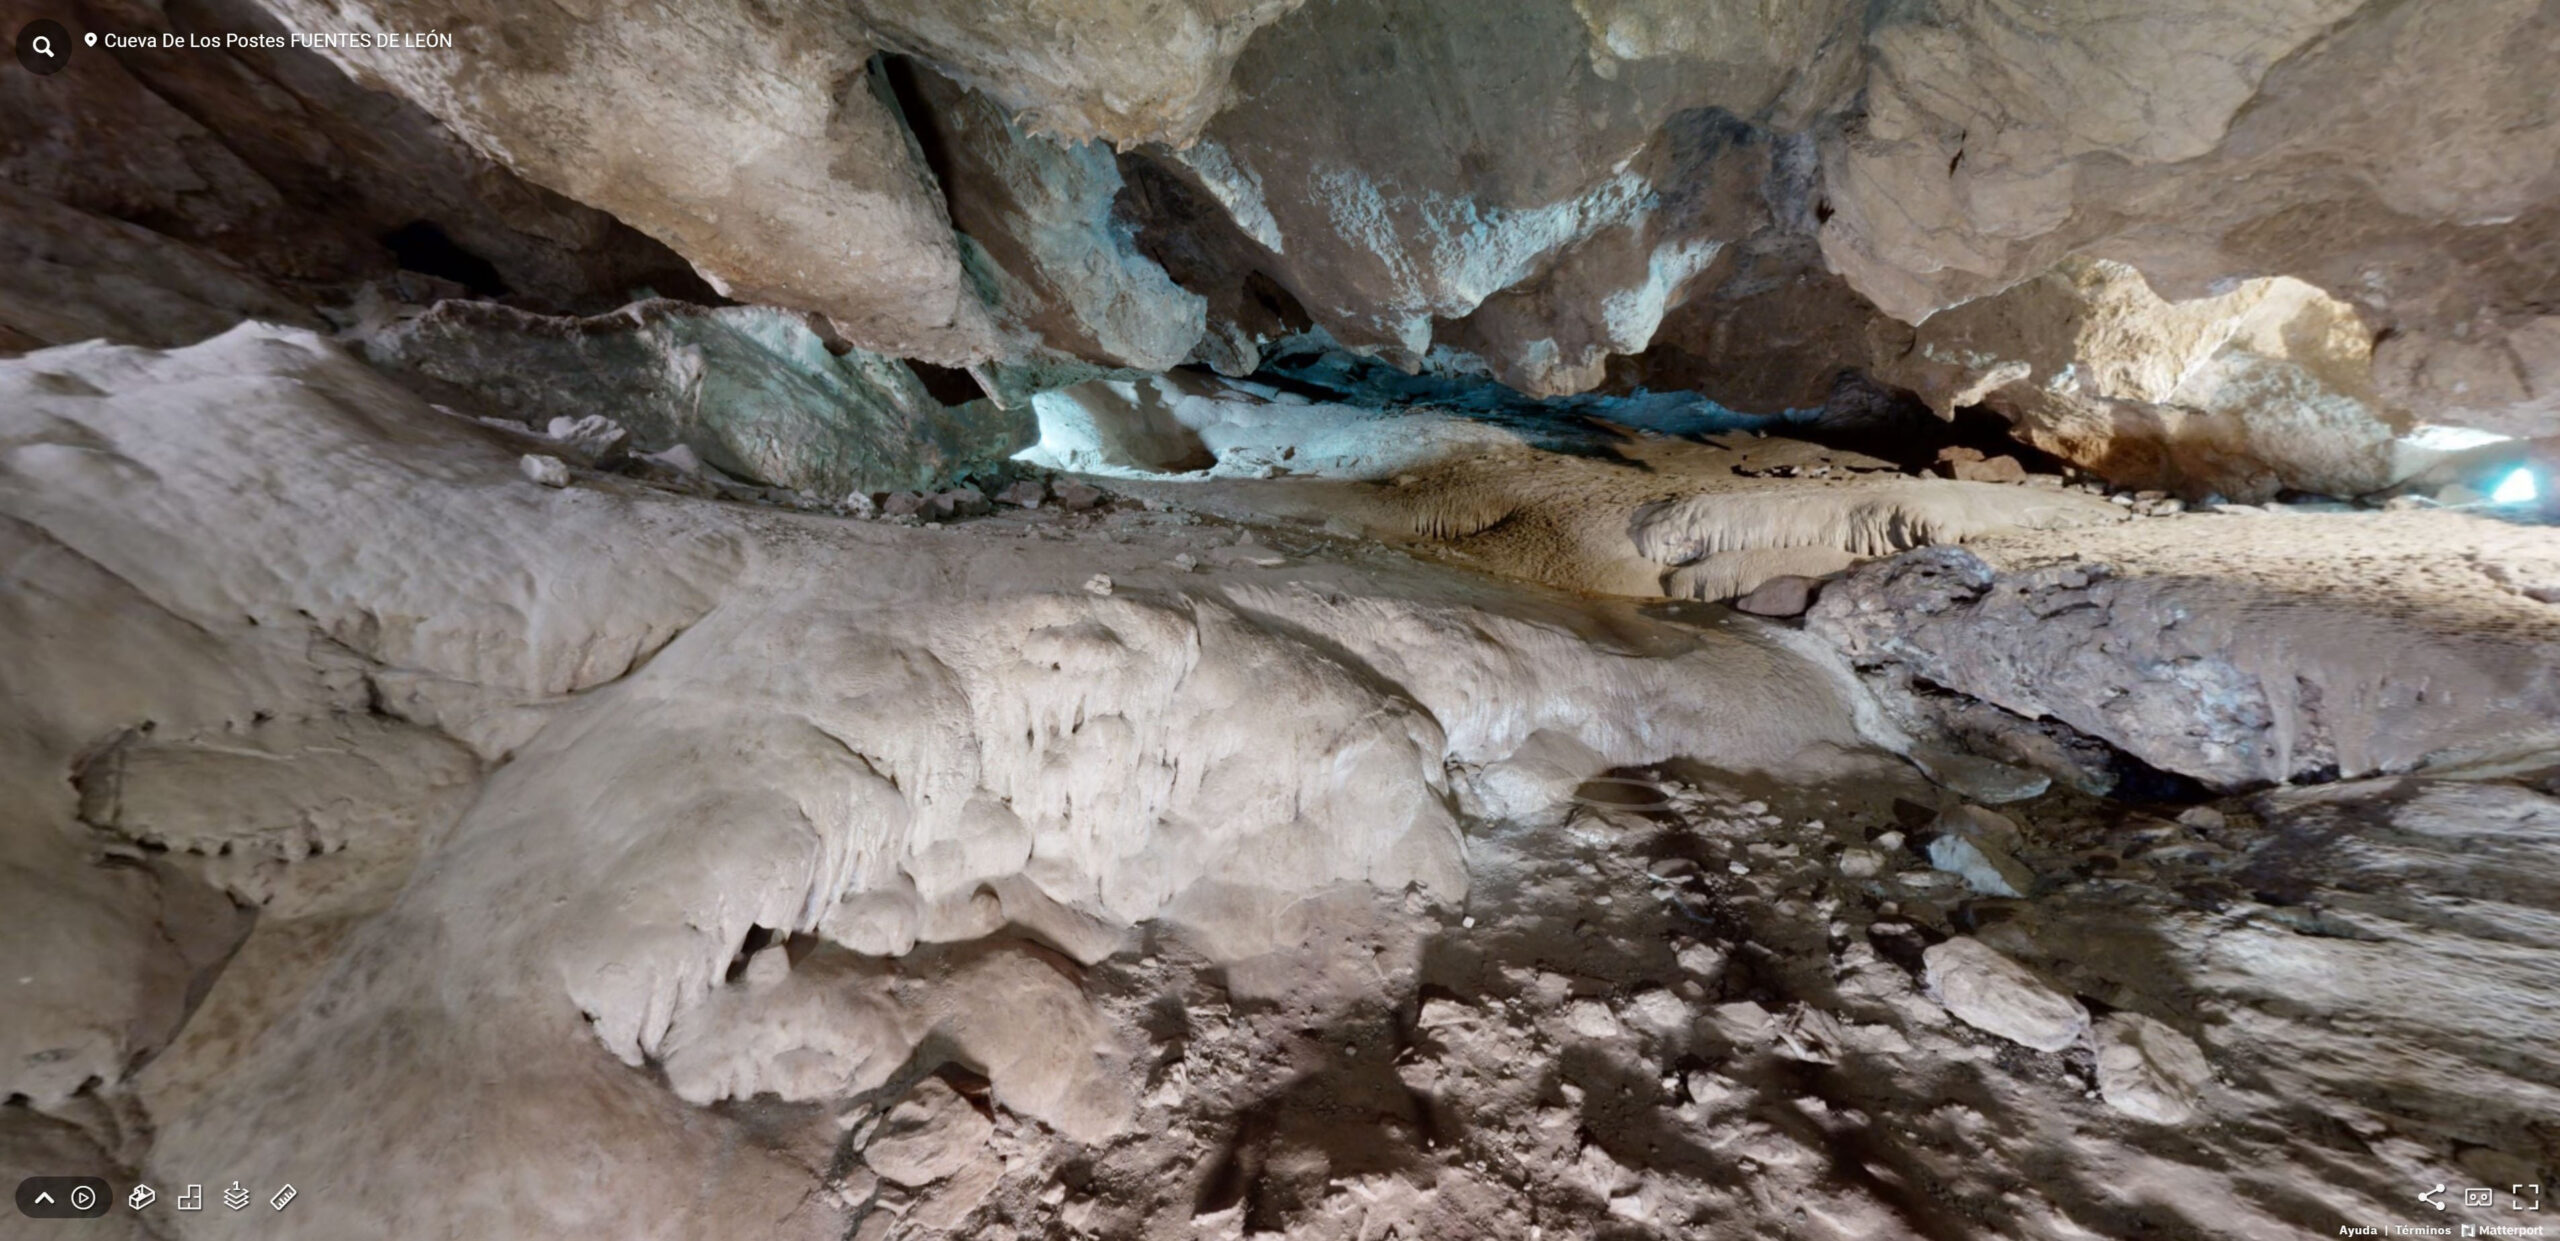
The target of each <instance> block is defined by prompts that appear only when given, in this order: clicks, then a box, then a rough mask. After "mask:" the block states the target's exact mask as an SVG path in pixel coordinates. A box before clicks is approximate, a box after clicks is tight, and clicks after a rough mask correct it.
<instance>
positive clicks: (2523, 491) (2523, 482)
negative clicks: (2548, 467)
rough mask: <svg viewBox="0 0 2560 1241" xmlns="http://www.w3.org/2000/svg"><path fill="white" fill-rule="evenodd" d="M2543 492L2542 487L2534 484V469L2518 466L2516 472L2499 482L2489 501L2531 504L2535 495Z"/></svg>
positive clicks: (2492, 502) (2494, 502)
mask: <svg viewBox="0 0 2560 1241" xmlns="http://www.w3.org/2000/svg"><path fill="white" fill-rule="evenodd" d="M2541 494H2542V492H2541V489H2540V488H2537V487H2535V486H2534V485H2533V471H2531V470H2528V469H2526V468H2524V467H2523V466H2517V467H2516V470H2515V472H2514V473H2512V474H2509V475H2507V477H2506V479H2505V481H2503V482H2500V483H2499V484H2498V489H2497V490H2496V491H2492V492H2490V493H2489V503H2491V504H2531V503H2533V500H2534V497H2536V496H2538V495H2541Z"/></svg>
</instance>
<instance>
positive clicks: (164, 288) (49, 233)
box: [0, 182, 319, 354]
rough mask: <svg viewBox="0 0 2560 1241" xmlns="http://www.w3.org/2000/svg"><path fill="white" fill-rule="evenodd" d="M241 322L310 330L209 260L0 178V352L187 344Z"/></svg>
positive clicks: (282, 303) (268, 293)
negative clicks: (107, 343)
mask: <svg viewBox="0 0 2560 1241" xmlns="http://www.w3.org/2000/svg"><path fill="white" fill-rule="evenodd" d="M251 318H255V319H268V320H273V321H275V322H279V323H292V324H298V325H303V326H311V327H316V326H318V325H319V320H317V319H315V318H313V317H311V313H310V312H309V311H307V310H305V309H303V308H302V307H301V306H300V305H299V304H298V303H297V302H296V301H295V300H294V299H293V298H292V297H291V296H290V295H288V294H286V293H284V292H283V291H282V290H279V289H277V288H276V287H275V286H273V285H271V284H269V283H268V282H266V281H264V280H261V279H259V278H258V277H257V276H256V275H255V274H254V273H251V272H249V271H246V270H244V269H242V268H241V266H240V265H239V264H237V263H234V262H231V261H229V260H227V259H225V258H223V257H222V256H221V255H219V254H216V253H214V252H212V251H209V250H206V249H204V248H202V247H200V246H194V245H189V244H188V243H186V242H183V241H179V240H177V239H175V238H173V237H169V236H167V235H165V234H162V233H155V232H152V231H151V230H150V229H147V228H144V227H142V226H140V225H137V224H127V223H124V222H123V221H120V220H112V219H109V218H107V217H105V216H101V215H97V214H94V213H91V212H87V211H82V210H80V209H79V208H76V207H70V206H65V205H64V204H62V203H59V202H54V201H50V200H47V199H44V198H39V197H37V196H35V195H33V194H29V193H27V192H25V191H23V190H20V189H18V188H17V187H15V186H12V185H9V184H7V183H5V182H0V354H8V353H17V352H20V351H23V350H26V349H32V348H35V347H37V346H39V345H67V344H70V343H72V342H74V341H82V340H91V339H95V338H97V337H102V336H103V337H107V338H110V339H114V340H122V341H131V342H133V343H135V344H144V345H164V346H165V345H188V344H193V343H195V342H196V341H199V340H202V339H204V338H205V337H207V336H212V335H214V334H216V333H218V332H221V331H223V330H225V329H227V328H229V327H231V326H232V325H233V324H235V323H238V322H239V321H241V320H242V319H251Z"/></svg>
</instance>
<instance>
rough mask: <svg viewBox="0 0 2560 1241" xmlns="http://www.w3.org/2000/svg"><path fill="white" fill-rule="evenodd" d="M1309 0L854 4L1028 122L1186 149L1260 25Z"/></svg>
mask: <svg viewBox="0 0 2560 1241" xmlns="http://www.w3.org/2000/svg"><path fill="white" fill-rule="evenodd" d="M1305 2H1306V0H1172V2H1170V3H1168V2H1167V0H1067V2H1063V3H1062V2H1059V0H959V2H957V3H954V2H951V0H857V2H856V4H855V7H856V8H857V9H858V10H860V12H861V15H862V17H863V19H864V20H865V21H866V22H867V23H868V24H869V26H870V29H871V30H872V31H873V32H874V35H875V37H876V38H878V39H879V41H880V43H881V44H882V46H885V47H890V48H894V49H896V50H898V51H902V52H905V53H907V54H909V55H911V56H917V57H920V58H923V59H926V60H930V61H932V62H933V63H934V64H936V65H939V66H941V67H942V68H943V70H944V71H945V72H947V73H949V74H950V75H951V76H952V77H953V78H955V79H957V80H958V81H960V82H962V83H964V84H966V85H968V86H971V87H974V88H975V89H977V90H978V91H980V92H982V93H984V94H986V95H988V96H989V97H991V98H993V99H994V100H996V101H997V102H998V103H1000V104H1002V105H1003V106H1004V107H1005V109H1006V110H1007V111H1009V112H1011V113H1012V114H1013V115H1014V116H1015V117H1016V118H1017V119H1018V120H1019V122H1020V123H1021V125H1022V127H1023V128H1024V129H1027V130H1030V131H1032V132H1035V133H1042V134H1047V135H1050V136H1053V137H1056V138H1060V139H1064V140H1066V141H1070V142H1075V141H1083V140H1086V139H1101V140H1103V141H1107V142H1110V143H1112V144H1114V145H1117V146H1129V145H1132V144H1134V143H1140V142H1162V143H1168V144H1171V145H1174V146H1185V145H1188V144H1189V143H1190V141H1191V140H1192V139H1193V138H1194V137H1196V136H1197V135H1198V134H1199V132H1200V127H1201V126H1202V125H1204V124H1206V123H1207V122H1208V120H1209V117H1210V116H1211V115H1213V114H1215V113H1216V112H1217V110H1218V108H1219V106H1220V105H1221V104H1223V103H1224V102H1225V101H1226V84H1227V73H1228V70H1229V69H1230V67H1231V66H1232V65H1233V64H1234V62H1235V58H1236V55H1237V53H1238V52H1240V51H1241V50H1243V48H1244V45H1245V42H1246V40H1248V39H1251V38H1252V37H1253V35H1254V32H1255V31H1257V30H1260V29H1262V28H1263V27H1264V26H1266V25H1269V24H1270V23H1271V22H1272V21H1274V20H1276V19H1278V18H1279V17H1281V16H1282V15H1283V14H1286V13H1288V12H1290V11H1291V10H1293V9H1295V8H1297V7H1298V6H1299V5H1301V4H1304V3H1305Z"/></svg>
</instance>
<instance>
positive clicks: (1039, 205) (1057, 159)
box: [890, 62, 1208, 370]
mask: <svg viewBox="0 0 2560 1241" xmlns="http://www.w3.org/2000/svg"><path fill="white" fill-rule="evenodd" d="M890 72H891V73H892V74H893V75H894V77H895V78H896V79H897V80H899V81H900V84H901V85H902V86H903V87H905V88H906V89H905V91H904V93H905V95H906V96H907V97H908V98H911V99H912V100H913V101H914V102H915V104H916V105H918V106H916V107H913V108H911V109H909V110H908V111H907V112H906V120H907V123H908V125H909V126H910V127H911V128H912V129H913V130H914V132H915V134H916V136H917V138H918V139H919V140H920V142H921V143H922V145H923V147H924V151H925V156H926V158H927V160H929V161H930V162H931V164H932V167H933V173H934V176H935V178H936V179H937V180H938V181H939V182H940V183H941V185H942V189H943V193H944V194H945V195H946V196H947V197H948V199H949V200H950V203H951V223H952V227H954V228H955V229H957V230H958V231H959V233H960V244H961V245H962V246H963V248H964V250H965V253H966V254H967V257H968V258H969V260H970V266H971V268H972V270H973V272H975V273H976V274H979V275H980V276H981V277H982V278H983V280H984V282H985V287H983V288H982V289H981V294H982V296H984V297H985V299H986V301H987V302H988V303H989V305H990V307H991V308H992V310H993V313H994V315H995V317H996V319H997V321H998V322H999V323H1000V324H1001V325H1002V327H1003V328H1004V329H1005V331H1006V332H1007V333H1009V334H1011V335H1013V336H1015V337H1016V338H1017V339H1015V340H1012V341H1009V342H1008V347H1007V349H1006V352H1007V353H1008V354H1010V355H1014V356H1026V355H1032V354H1035V353H1042V352H1045V353H1054V354H1063V355H1065V356H1067V357H1071V358H1083V359H1087V360H1090V361H1094V362H1099V363H1103V364H1106V365H1111V366H1127V367H1136V368H1139V369H1142V370H1165V369H1167V368H1170V367H1173V366H1177V365H1180V364H1181V363H1182V361H1183V360H1184V359H1185V358H1187V357H1189V356H1190V354H1191V349H1192V346H1193V345H1194V344H1196V343H1197V342H1198V341H1199V339H1200V333H1201V331H1202V329H1203V328H1204V327H1205V325H1206V318H1207V305H1208V304H1207V302H1206V301H1205V300H1204V299H1202V298H1201V297H1200V296H1199V295H1198V294H1195V293H1191V292H1188V291H1186V290H1184V289H1183V288H1181V287H1180V286H1178V285H1176V284H1175V283H1174V282H1173V280H1172V278H1171V277H1169V276H1167V275H1166V274H1165V271H1164V268H1162V267H1160V266H1158V265H1157V264H1156V262H1155V260H1154V259H1151V258H1149V257H1147V256H1146V255H1145V254H1142V253H1140V252H1139V250H1138V248H1137V245H1136V239H1135V237H1134V236H1133V235H1132V232H1131V230H1130V227H1129V225H1128V223H1127V222H1126V221H1124V220H1121V219H1118V218H1116V217H1115V214H1114V208H1115V206H1116V204H1117V200H1118V198H1119V196H1120V193H1121V190H1122V188H1123V184H1124V183H1123V181H1122V180H1121V175H1120V166H1119V164H1118V162H1117V161H1116V160H1115V159H1114V158H1113V156H1112V153H1111V150H1110V148H1109V147H1107V146H1105V145H1103V144H1102V143H1101V142H1099V141H1073V140H1068V141H1065V142H1060V141H1053V140H1051V139H1049V138H1045V137H1042V136H1041V135H1039V134H1036V133H1026V132H1024V129H1023V127H1022V125H1021V124H1020V123H1019V122H1017V121H1015V120H1014V119H1012V118H1010V117H1008V116H1007V115H1006V114H1005V110H1004V108H1003V107H1001V106H1000V105H998V104H997V103H996V102H995V101H994V100H992V99H990V98H988V97H987V96H986V95H983V94H980V93H979V92H976V91H973V90H969V89H967V88H965V87H962V86H960V85H959V84H957V83H955V82H953V81H951V80H950V79H949V78H945V77H943V76H941V75H940V74H937V73H935V72H933V71H932V70H931V69H929V68H924V67H921V66H917V65H915V64H913V63H912V62H908V63H904V64H899V65H893V66H891V67H890Z"/></svg>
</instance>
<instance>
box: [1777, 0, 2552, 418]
mask: <svg viewBox="0 0 2560 1241" xmlns="http://www.w3.org/2000/svg"><path fill="white" fill-rule="evenodd" d="M2555 44H2560V15H2555V14H2554V13H2553V12H2552V10H2551V9H2550V7H2549V6H2548V5H2544V4H2538V3H2535V2H2534V0H2461V2H2459V3H2452V4H2433V5H2426V6H2419V7H2412V6H2402V5H2373V4H2358V3H2355V2H2354V0H2292V2H2289V3H2283V4H2273V5H2240V6H2234V5H2224V4H2218V3H2210V2H2208V0H2185V2H2182V3H2178V4H2171V5H2117V4H2101V3H2091V4H2073V5H2062V6H2038V7H2029V6H2022V5H2016V4H2010V3H2003V2H1999V0H1943V2H1931V3H1921V4H1910V5H1900V6H1893V7H1891V8H1889V9H1887V10H1884V11H1883V12H1882V14H1881V16H1880V18H1879V19H1878V20H1877V21H1876V23H1875V24H1874V26H1873V27H1872V28H1871V29H1870V31H1869V33H1868V48H1869V59H1870V64H1869V67H1868V69H1867V71H1866V77H1865V83H1864V90H1863V92H1862V96H1861V97H1862V99H1863V101H1864V102H1863V106H1862V108H1861V109H1860V110H1859V111H1857V112H1855V113H1853V114H1850V115H1848V116H1847V118H1846V124H1844V125H1843V126H1842V127H1841V128H1840V129H1839V130H1838V131H1837V132H1836V133H1835V134H1834V135H1833V136H1831V137H1830V138H1828V139H1827V140H1826V143H1825V149H1824V170H1825V173H1826V191H1827V195H1828V203H1829V205H1830V206H1831V208H1832V209H1833V215H1832V216H1831V218H1830V220H1829V221H1828V222H1827V223H1826V224H1825V225H1824V227H1823V243H1824V251H1825V253H1826V254H1827V255H1828V256H1829V257H1830V259H1831V261H1832V262H1833V264H1834V265H1835V266H1836V267H1837V268H1838V269H1839V270H1840V271H1841V272H1842V273H1843V274H1844V275H1846V276H1847V277H1848V279H1849V281H1850V283H1851V284H1853V285H1855V286H1856V287H1857V288H1858V289H1859V291H1861V292H1863V293H1865V294H1866V295H1867V296H1869V297H1870V298H1872V299H1874V300H1875V302H1876V304H1877V305H1879V306H1881V307H1882V308H1883V309H1884V310H1886V311H1887V312H1889V313H1891V314H1893V315H1896V316H1898V317H1900V318H1903V319H1905V320H1907V321H1914V322H1916V321H1918V320H1920V319H1922V318H1924V317H1925V316H1927V315H1929V314H1931V313H1932V312H1935V311H1938V310H1941V309H1944V308H1946V307H1949V306H1953V305H1957V304H1959V303H1962V302H1964V301H1966V300H1968V299H1972V298H1976V297H1980V296H1984V295H1987V294H1990V293H1995V292H1997V291H1999V290H2000V289H2002V288H2004V287H2006V286H2008V285H2010V284H2012V283H2015V282H2016V281H2018V280H2020V279H2022V278H2025V277H2027V276H2029V275H2030V274H2032V273H2035V272H2038V271H2042V270H2044V269H2046V268H2048V267H2049V266H2051V265H2052V264H2053V263H2055V262H2057V261H2058V260H2060V259H2062V258H2063V257H2065V256H2066V255H2068V254H2071V253H2074V252H2089V253H2095V254H2098V255H2101V256H2105V257H2113V258H2119V259H2123V260H2125V261H2127V262H2130V263H2132V264H2133V265H2135V266H2136V267H2138V268H2139V269H2140V270H2141V271H2142V272H2143V273H2144V274H2145V275H2146V276H2147V277H2149V278H2150V279H2151V281H2152V282H2153V284H2154V285H2155V286H2157V287H2159V288H2160V289H2162V290H2163V292H2165V293H2167V294H2168V295H2170V296H2172V297H2179V298H2188V297H2194V296H2198V295H2200V294H2204V293H2207V292H2221V291H2223V290H2222V289H2221V288H2219V287H2217V286H2216V285H2215V282H2216V281H2220V280H2225V279H2228V278H2231V277H2250V276H2268V275H2292V276H2296V277H2299V278H2301V279H2303V280H2306V281H2309V282H2311V283H2313V284H2316V285H2319V286H2320V287H2322V288H2323V289H2326V290H2328V291H2329V292H2330V293H2332V294H2333V295H2335V296H2338V297H2341V298H2345V299H2348V300H2351V301H2353V302H2354V303H2355V304H2356V305H2357V306H2358V307H2359V308H2360V309H2361V310H2362V311H2363V312H2364V313H2365V314H2366V315H2367V316H2369V318H2370V320H2371V326H2372V327H2373V328H2374V329H2377V330H2380V329H2391V330H2394V331H2395V332H2397V333H2398V343H2396V344H2392V343H2388V342H2386V345H2387V350H2388V352H2390V353H2394V354H2398V355H2400V356H2399V358H2398V359H2397V360H2396V361H2393V362H2391V363H2389V364H2387V365H2386V368H2385V369H2386V370H2387V371H2388V372H2390V373H2391V374H2393V375H2395V376H2398V377H2400V383H2399V384H2398V385H2397V391H2396V392H2395V393H2393V396H2394V398H2395V399H2399V400H2403V401H2406V402H2407V403H2410V404H2413V405H2417V404H2420V402H2419V401H2418V400H2417V399H2416V398H2417V397H2420V396H2422V395H2426V394H2429V393H2431V392H2434V391H2450V390H2451V389H2452V388H2453V387H2454V385H2456V384H2468V385H2469V386H2471V387H2472V388H2473V390H2474V391H2480V390H2481V389H2483V388H2488V389H2497V388H2509V387H2513V388H2521V389H2523V390H2525V392H2526V394H2527V395H2528V396H2529V397H2531V398H2532V399H2534V400H2539V401H2547V400H2549V399H2550V394H2551V391H2552V382H2553V378H2554V373H2555V371H2554V368H2555V367H2560V355H2555V354H2554V352H2553V350H2552V348H2551V344H2550V342H2549V341H2547V340H2546V339H2544V337H2543V333H2547V332H2548V330H2549V329H2548V328H2547V327H2545V326H2543V325H2542V324H2541V322H2540V320H2541V319H2542V318H2543V317H2546V316H2548V314H2549V313H2550V308H2551V293H2550V289H2551V281H2552V279H2553V278H2554V275H2555V273H2560V211H2555V210H2554V207H2553V205H2552V204H2553V203H2554V200H2555V199H2560V110H2555V109H2554V107H2553V99H2554V95H2553V92H2554V89H2555V88H2554V85H2553V79H2552V76H2551V74H2550V72H2549V68H2548V60H2549V55H2550V49H2551V48H2552V47H2553V46H2555ZM2511 336H2521V337H2522V339H2521V340H2519V341H2518V343H2516V344H2514V345H2512V346H2510V345H2507V344H2506V343H2505V339H2506V338H2509V337H2511ZM2509 356H2513V357H2514V358H2516V359H2517V361H2518V362H2521V363H2523V365H2522V366H2521V367H2520V368H2519V367H2513V366H2508V365H2503V364H2504V363H2506V361H2507V358H2508V357H2509ZM2519 370H2521V371H2522V372H2523V373H2521V374H2519V373H2518V372H2519ZM2492 374H2495V375H2496V376H2497V378H2496V379H2494V380H2490V379H2486V378H2484V377H2485V376H2488V375H2492ZM2483 397H2484V398H2485V397H2486V393H2485V392H2483ZM2457 403H2458V404H2460V403H2466V402H2457ZM2467 403H2473V404H2479V405H2488V406H2497V405H2503V404H2507V403H2509V402H2506V401H2503V400H2499V399H2475V400H2474V401H2473V402H2467Z"/></svg>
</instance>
